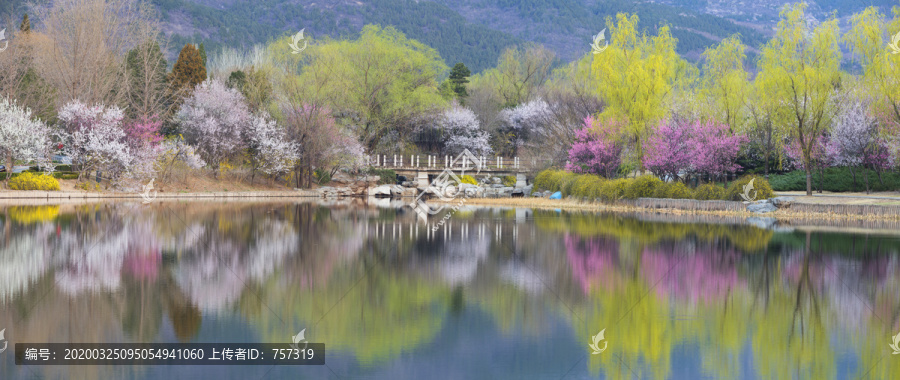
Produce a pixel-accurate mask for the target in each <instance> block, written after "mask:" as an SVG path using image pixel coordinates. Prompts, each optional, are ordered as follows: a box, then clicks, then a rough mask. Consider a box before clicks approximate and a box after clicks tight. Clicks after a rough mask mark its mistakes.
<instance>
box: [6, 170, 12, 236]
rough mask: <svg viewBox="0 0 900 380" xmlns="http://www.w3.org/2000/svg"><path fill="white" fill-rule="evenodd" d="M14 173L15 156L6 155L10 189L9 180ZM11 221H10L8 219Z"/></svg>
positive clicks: (7, 185)
mask: <svg viewBox="0 0 900 380" xmlns="http://www.w3.org/2000/svg"><path fill="white" fill-rule="evenodd" d="M12 171H13V156H12V154H8V155H6V188H7V189H9V178H10V177H12ZM7 221H9V219H7Z"/></svg>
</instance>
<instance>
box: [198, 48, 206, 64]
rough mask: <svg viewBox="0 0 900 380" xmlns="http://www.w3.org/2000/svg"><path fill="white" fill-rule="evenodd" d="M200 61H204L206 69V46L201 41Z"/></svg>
mask: <svg viewBox="0 0 900 380" xmlns="http://www.w3.org/2000/svg"><path fill="white" fill-rule="evenodd" d="M199 49H200V61H201V62H203V69H204V70H206V46H203V43H202V42H201V43H200V47H199Z"/></svg>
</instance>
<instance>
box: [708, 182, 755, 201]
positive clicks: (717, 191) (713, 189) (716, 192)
mask: <svg viewBox="0 0 900 380" xmlns="http://www.w3.org/2000/svg"><path fill="white" fill-rule="evenodd" d="M753 184H754V185H755V184H756V182H754V183H753ZM694 199H698V200H701V201H715V200H724V199H725V188H724V187H722V186H719V185H716V184H714V183H707V184H703V185H700V186H697V189H696V190H695V191H694Z"/></svg>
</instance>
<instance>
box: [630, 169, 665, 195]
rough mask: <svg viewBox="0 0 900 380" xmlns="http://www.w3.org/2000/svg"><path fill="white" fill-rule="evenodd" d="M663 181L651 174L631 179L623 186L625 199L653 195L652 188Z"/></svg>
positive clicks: (654, 188)
mask: <svg viewBox="0 0 900 380" xmlns="http://www.w3.org/2000/svg"><path fill="white" fill-rule="evenodd" d="M662 183H663V182H662V181H660V180H659V178H656V177H654V176H652V175H643V176H640V177H637V178H635V179H632V180H630V181H629V182H628V185H627V186H626V187H625V194H624V196H625V198H627V199H638V198H649V197H652V196H653V192H654V190H656V187H657V186H659V185H661V184H662Z"/></svg>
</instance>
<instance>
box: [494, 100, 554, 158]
mask: <svg viewBox="0 0 900 380" xmlns="http://www.w3.org/2000/svg"><path fill="white" fill-rule="evenodd" d="M551 118H553V112H552V111H551V109H550V105H549V104H547V102H545V101H544V100H543V99H540V98H539V99H535V100H532V101H529V102H527V103H522V104H520V105H518V106H516V107H515V108H508V109H505V110H503V111H501V112H500V120H501V127H500V128H499V129H498V130H497V132H496V136H495V137H496V138H497V140H496V143H495V145H494V146H495V148H497V149H498V150H502V152H498V153H501V154H507V155H517V153H518V150H519V148H521V147H522V146H524V145H525V143H526V142H527V141H528V139H529V137H531V135H532V134H536V133H539V132H541V130H542V129H543V128H544V126H545V125H547V124H549V123H550V119H551Z"/></svg>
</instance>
